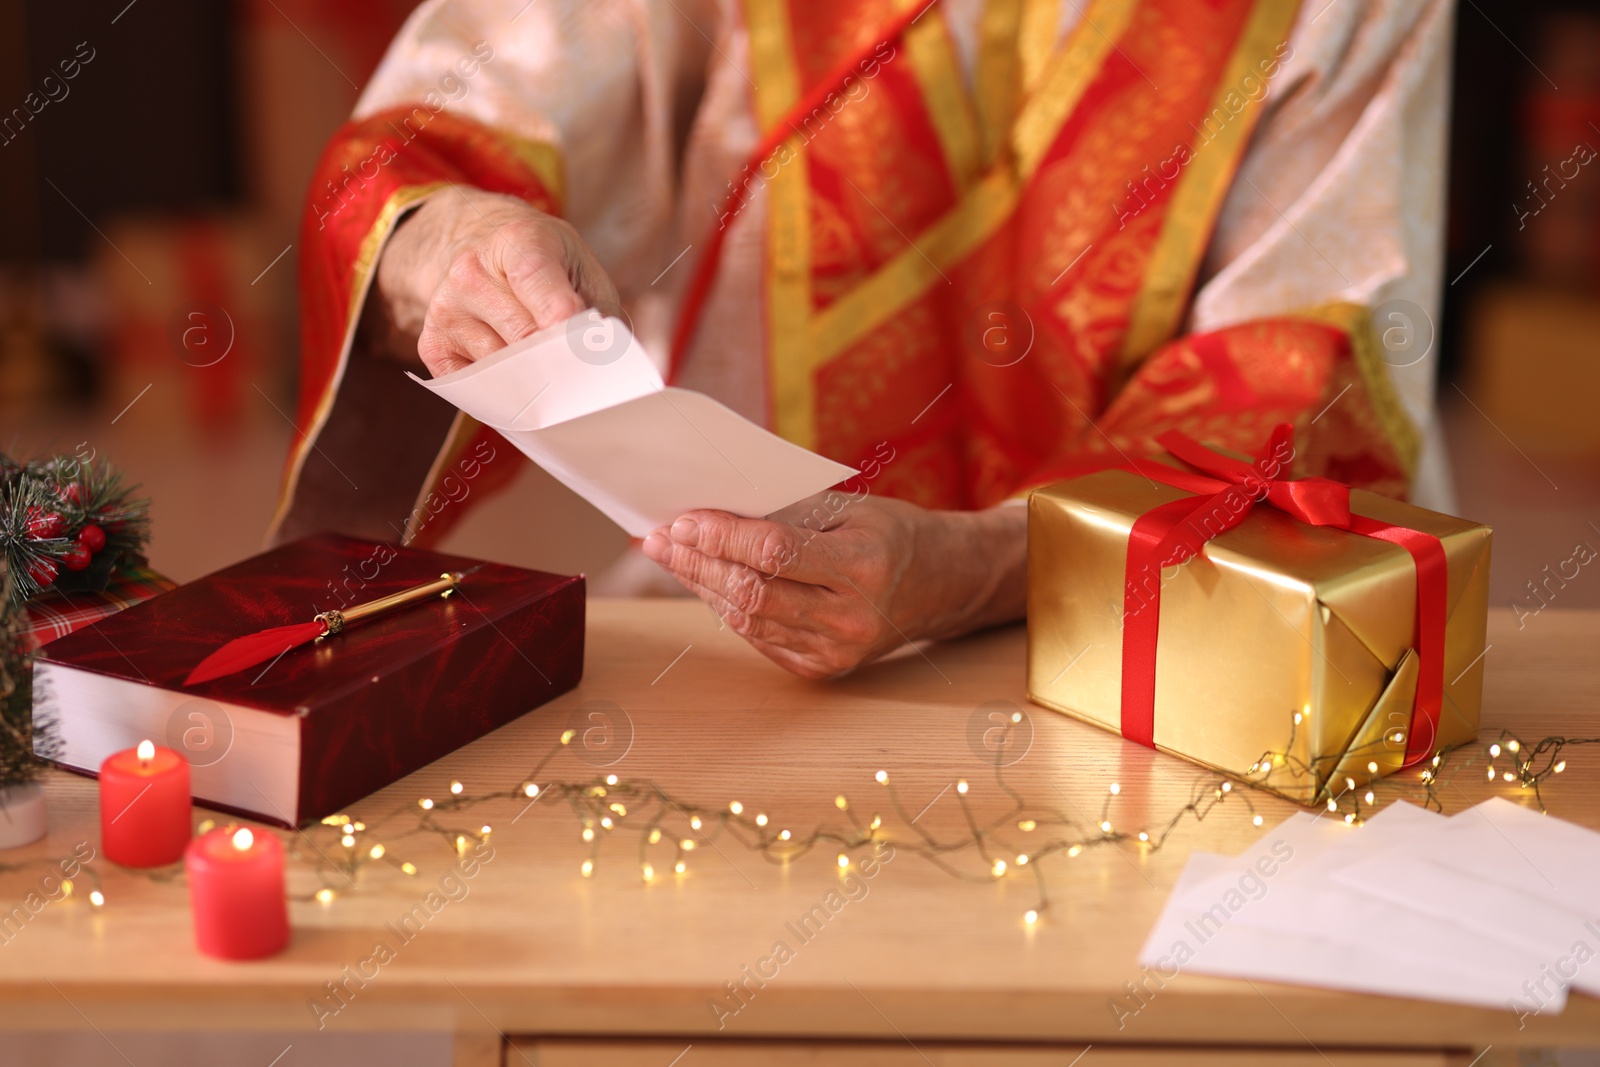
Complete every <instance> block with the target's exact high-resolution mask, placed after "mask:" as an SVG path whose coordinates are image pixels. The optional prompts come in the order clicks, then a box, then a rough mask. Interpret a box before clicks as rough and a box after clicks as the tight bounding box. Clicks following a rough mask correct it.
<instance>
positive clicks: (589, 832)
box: [583, 826, 594, 841]
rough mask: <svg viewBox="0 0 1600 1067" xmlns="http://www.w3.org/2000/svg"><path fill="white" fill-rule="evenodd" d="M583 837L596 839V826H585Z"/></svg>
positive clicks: (590, 839) (588, 839) (589, 839)
mask: <svg viewBox="0 0 1600 1067" xmlns="http://www.w3.org/2000/svg"><path fill="white" fill-rule="evenodd" d="M583 839H584V840H585V841H593V840H594V827H592V826H585V827H584V828H583Z"/></svg>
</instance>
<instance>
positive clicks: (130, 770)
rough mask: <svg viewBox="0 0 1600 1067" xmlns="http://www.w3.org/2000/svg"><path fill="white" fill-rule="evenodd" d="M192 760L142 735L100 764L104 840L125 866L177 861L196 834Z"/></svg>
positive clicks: (109, 855)
mask: <svg viewBox="0 0 1600 1067" xmlns="http://www.w3.org/2000/svg"><path fill="white" fill-rule="evenodd" d="M190 812H191V806H190V803H189V764H188V763H187V762H186V761H185V760H184V758H183V757H182V756H180V755H178V754H177V753H176V752H174V751H172V749H170V748H159V747H157V746H156V745H153V744H151V743H150V742H149V741H140V742H139V747H138V748H136V749H133V748H129V749H124V750H123V751H121V752H114V753H112V754H111V755H110V756H108V757H106V761H105V762H104V763H102V764H100V840H101V843H102V847H103V848H104V850H105V856H106V859H108V860H110V861H111V862H112V863H120V864H122V865H123V866H124V867H162V866H165V865H166V864H168V863H177V862H178V861H179V860H180V859H182V858H183V850H184V847H185V846H186V845H188V843H189V838H190V837H192V836H193V829H192V825H191V816H190Z"/></svg>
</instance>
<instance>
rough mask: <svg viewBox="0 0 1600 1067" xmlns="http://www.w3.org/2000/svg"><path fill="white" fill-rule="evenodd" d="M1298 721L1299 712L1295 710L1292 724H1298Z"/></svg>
mask: <svg viewBox="0 0 1600 1067" xmlns="http://www.w3.org/2000/svg"><path fill="white" fill-rule="evenodd" d="M1300 721H1301V720H1300V713H1299V712H1298V711H1297V712H1295V713H1294V724H1295V725H1296V726H1299V725H1300Z"/></svg>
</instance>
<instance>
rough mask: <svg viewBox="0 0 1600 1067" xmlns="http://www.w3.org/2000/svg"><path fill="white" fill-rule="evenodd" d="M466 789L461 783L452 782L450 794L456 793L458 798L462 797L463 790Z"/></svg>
mask: <svg viewBox="0 0 1600 1067" xmlns="http://www.w3.org/2000/svg"><path fill="white" fill-rule="evenodd" d="M465 788H466V786H464V785H462V784H461V783H460V782H451V783H450V792H452V793H454V794H455V795H456V796H460V795H461V791H462V790H463V789H465Z"/></svg>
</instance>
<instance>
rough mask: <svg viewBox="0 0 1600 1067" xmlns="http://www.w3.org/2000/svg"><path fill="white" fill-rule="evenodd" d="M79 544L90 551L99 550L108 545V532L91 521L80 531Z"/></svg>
mask: <svg viewBox="0 0 1600 1067" xmlns="http://www.w3.org/2000/svg"><path fill="white" fill-rule="evenodd" d="M78 544H80V545H82V546H83V547H84V548H87V549H88V550H89V551H90V552H98V551H100V550H101V549H102V548H104V547H106V532H105V531H104V530H102V529H100V527H98V526H96V525H95V524H94V523H92V522H91V523H90V524H89V525H87V526H85V527H84V528H83V529H81V530H79V531H78Z"/></svg>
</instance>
